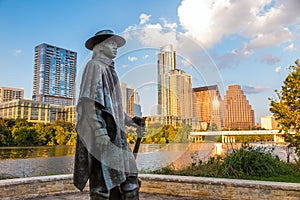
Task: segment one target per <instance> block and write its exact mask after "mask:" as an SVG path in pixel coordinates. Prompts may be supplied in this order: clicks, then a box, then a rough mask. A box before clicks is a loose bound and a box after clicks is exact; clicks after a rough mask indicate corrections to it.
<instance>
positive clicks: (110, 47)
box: [102, 39, 118, 59]
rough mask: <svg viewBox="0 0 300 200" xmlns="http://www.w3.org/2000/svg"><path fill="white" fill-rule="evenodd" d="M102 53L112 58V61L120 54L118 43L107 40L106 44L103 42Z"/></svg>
mask: <svg viewBox="0 0 300 200" xmlns="http://www.w3.org/2000/svg"><path fill="white" fill-rule="evenodd" d="M102 46H103V48H102V53H103V54H104V55H105V56H106V57H108V58H110V59H114V58H115V57H116V56H117V53H118V46H117V43H116V41H114V40H110V39H108V40H105V41H104V42H102Z"/></svg>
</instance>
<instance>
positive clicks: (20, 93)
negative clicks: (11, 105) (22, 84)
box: [0, 87, 24, 103]
mask: <svg viewBox="0 0 300 200" xmlns="http://www.w3.org/2000/svg"><path fill="white" fill-rule="evenodd" d="M23 98H24V89H22V88H10V87H0V103H3V102H7V101H12V100H17V99H23Z"/></svg>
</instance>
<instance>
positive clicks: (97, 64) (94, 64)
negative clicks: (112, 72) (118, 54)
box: [85, 59, 105, 71]
mask: <svg viewBox="0 0 300 200" xmlns="http://www.w3.org/2000/svg"><path fill="white" fill-rule="evenodd" d="M104 67H105V65H104V63H103V62H101V61H99V60H94V59H92V60H90V61H89V62H88V63H87V64H86V67H85V68H86V69H87V70H93V71H95V70H97V71H99V70H101V69H103V68H104Z"/></svg>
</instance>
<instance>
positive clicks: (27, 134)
mask: <svg viewBox="0 0 300 200" xmlns="http://www.w3.org/2000/svg"><path fill="white" fill-rule="evenodd" d="M12 136H13V138H14V141H15V142H16V144H17V145H18V146H33V145H37V144H38V136H37V132H36V131H35V128H34V127H26V126H24V127H20V128H14V129H13V131H12Z"/></svg>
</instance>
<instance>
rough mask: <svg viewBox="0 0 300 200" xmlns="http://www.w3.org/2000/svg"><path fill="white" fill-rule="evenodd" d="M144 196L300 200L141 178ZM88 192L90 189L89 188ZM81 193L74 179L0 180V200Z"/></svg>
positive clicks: (228, 185)
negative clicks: (169, 195) (145, 194)
mask: <svg viewBox="0 0 300 200" xmlns="http://www.w3.org/2000/svg"><path fill="white" fill-rule="evenodd" d="M140 178H141V179H142V187H141V192H145V193H156V194H172V195H177V196H191V197H201V199H280V200H282V199H289V200H292V199H300V184H297V183H278V182H266V181H250V180H237V179H220V178H203V177H187V176H166V175H153V174H141V175H140ZM86 188H87V187H86ZM62 192H64V193H70V192H78V190H76V189H75V187H74V186H73V183H72V175H55V176H41V177H31V178H19V179H6V180H0V199H3V200H5V199H9V200H11V199H26V198H27V199H29V198H34V197H38V196H45V195H49V194H57V193H62Z"/></svg>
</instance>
